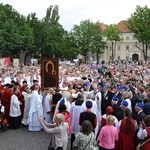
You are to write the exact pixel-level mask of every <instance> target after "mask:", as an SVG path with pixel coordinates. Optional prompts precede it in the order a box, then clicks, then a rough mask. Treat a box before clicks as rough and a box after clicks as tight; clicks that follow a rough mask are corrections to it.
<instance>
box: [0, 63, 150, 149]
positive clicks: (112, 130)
mask: <svg viewBox="0 0 150 150" xmlns="http://www.w3.org/2000/svg"><path fill="white" fill-rule="evenodd" d="M0 77H1V78H0V95H1V103H0V117H1V118H0V124H1V128H2V130H4V131H5V130H7V129H8V128H10V129H18V128H19V127H20V126H25V127H27V128H28V130H29V131H32V132H34V131H41V130H42V129H44V130H45V131H46V132H48V133H50V145H49V149H57V150H62V149H63V150H66V149H67V143H68V138H69V137H70V138H71V150H75V149H77V150H83V149H84V150H93V149H94V148H96V147H98V148H99V149H100V150H127V149H128V150H135V149H136V146H137V145H140V144H141V148H142V150H148V148H149V146H150V63H149V62H119V61H118V62H114V63H105V62H102V63H100V64H99V65H96V64H93V65H91V64H90V65H85V64H81V65H80V66H76V65H71V66H69V64H68V65H64V64H62V65H60V66H59V87H49V89H48V91H41V87H40V85H41V83H40V82H41V77H40V67H39V66H22V67H17V68H13V67H5V68H0Z"/></svg>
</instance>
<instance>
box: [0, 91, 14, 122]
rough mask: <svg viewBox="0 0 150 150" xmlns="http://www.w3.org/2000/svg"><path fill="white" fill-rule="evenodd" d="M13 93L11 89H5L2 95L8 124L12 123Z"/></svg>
mask: <svg viewBox="0 0 150 150" xmlns="http://www.w3.org/2000/svg"><path fill="white" fill-rule="evenodd" d="M12 95H13V93H12V92H11V91H10V90H9V89H4V91H3V93H2V105H3V106H4V107H5V113H4V114H5V117H6V119H7V122H8V123H9V121H10V116H9V110H10V100H11V96H12Z"/></svg>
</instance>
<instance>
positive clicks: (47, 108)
mask: <svg viewBox="0 0 150 150" xmlns="http://www.w3.org/2000/svg"><path fill="white" fill-rule="evenodd" d="M53 94H54V89H53V88H49V92H48V93H47V95H46V96H45V98H44V99H43V115H44V118H45V121H46V122H48V123H52V117H51V115H50V112H51V104H52V97H53Z"/></svg>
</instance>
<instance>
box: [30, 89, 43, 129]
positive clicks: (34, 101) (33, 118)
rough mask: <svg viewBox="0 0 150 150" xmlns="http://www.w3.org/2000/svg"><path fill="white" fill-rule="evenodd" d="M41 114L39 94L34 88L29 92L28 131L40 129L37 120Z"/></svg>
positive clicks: (41, 107)
mask: <svg viewBox="0 0 150 150" xmlns="http://www.w3.org/2000/svg"><path fill="white" fill-rule="evenodd" d="M40 116H43V106H42V99H41V95H39V94H38V91H36V90H34V91H33V92H32V94H31V102H30V110H29V116H28V124H29V126H28V130H29V131H40V130H41V128H42V127H41V124H40V122H39V117H40Z"/></svg>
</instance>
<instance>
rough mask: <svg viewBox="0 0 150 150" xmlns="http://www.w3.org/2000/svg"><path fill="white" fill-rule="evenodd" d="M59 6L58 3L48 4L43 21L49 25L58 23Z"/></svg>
mask: <svg viewBox="0 0 150 150" xmlns="http://www.w3.org/2000/svg"><path fill="white" fill-rule="evenodd" d="M59 18H60V17H59V8H58V5H54V6H53V5H50V6H49V7H48V8H47V11H46V16H45V18H44V19H43V20H44V21H45V22H47V23H48V24H49V25H59V22H58V21H59Z"/></svg>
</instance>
